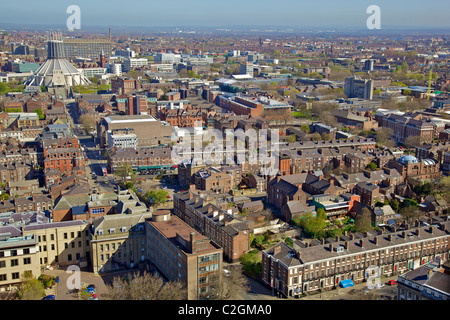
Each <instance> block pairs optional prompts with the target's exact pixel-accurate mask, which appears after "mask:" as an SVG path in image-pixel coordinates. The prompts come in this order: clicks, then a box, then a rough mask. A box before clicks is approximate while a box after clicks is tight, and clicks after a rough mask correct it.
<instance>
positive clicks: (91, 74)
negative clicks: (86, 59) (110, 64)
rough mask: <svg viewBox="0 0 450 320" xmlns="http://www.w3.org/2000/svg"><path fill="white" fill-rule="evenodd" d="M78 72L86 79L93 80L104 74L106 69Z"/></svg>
mask: <svg viewBox="0 0 450 320" xmlns="http://www.w3.org/2000/svg"><path fill="white" fill-rule="evenodd" d="M78 70H80V71H81V72H82V73H83V75H84V76H85V77H86V78H94V77H95V76H97V75H98V76H101V75H104V74H106V68H85V69H78Z"/></svg>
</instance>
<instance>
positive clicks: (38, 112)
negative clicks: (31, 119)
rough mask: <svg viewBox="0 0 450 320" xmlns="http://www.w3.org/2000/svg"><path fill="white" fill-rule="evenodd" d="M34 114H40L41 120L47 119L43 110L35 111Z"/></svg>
mask: <svg viewBox="0 0 450 320" xmlns="http://www.w3.org/2000/svg"><path fill="white" fill-rule="evenodd" d="M34 112H35V113H37V114H38V116H39V120H44V119H45V115H44V113H43V112H42V110H41V109H39V108H38V109H36V110H34Z"/></svg>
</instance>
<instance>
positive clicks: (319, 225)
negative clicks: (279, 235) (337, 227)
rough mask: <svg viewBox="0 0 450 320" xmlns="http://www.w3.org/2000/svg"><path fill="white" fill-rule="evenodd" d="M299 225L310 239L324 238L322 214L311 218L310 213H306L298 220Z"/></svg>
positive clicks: (324, 224)
mask: <svg viewBox="0 0 450 320" xmlns="http://www.w3.org/2000/svg"><path fill="white" fill-rule="evenodd" d="M299 225H300V227H301V228H302V229H303V232H305V234H306V235H308V236H310V237H312V238H318V239H321V238H323V237H324V236H325V232H324V230H325V227H326V223H325V219H324V218H323V215H322V214H320V215H316V216H313V214H312V213H311V212H307V213H306V214H305V215H303V216H302V217H301V218H300V220H299Z"/></svg>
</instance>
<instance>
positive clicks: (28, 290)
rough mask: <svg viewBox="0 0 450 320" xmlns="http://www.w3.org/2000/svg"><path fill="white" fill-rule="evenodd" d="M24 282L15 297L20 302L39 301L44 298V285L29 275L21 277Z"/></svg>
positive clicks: (25, 274)
mask: <svg viewBox="0 0 450 320" xmlns="http://www.w3.org/2000/svg"><path fill="white" fill-rule="evenodd" d="M22 278H23V279H24V281H23V282H22V283H21V284H20V288H19V291H18V293H17V296H18V298H19V299H20V300H41V299H42V298H43V297H44V296H45V289H44V285H43V283H42V282H41V281H39V280H38V279H36V278H35V277H33V275H31V274H29V273H24V274H23V275H22Z"/></svg>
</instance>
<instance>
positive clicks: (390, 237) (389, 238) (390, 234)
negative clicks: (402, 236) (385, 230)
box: [388, 233, 392, 241]
mask: <svg viewBox="0 0 450 320" xmlns="http://www.w3.org/2000/svg"><path fill="white" fill-rule="evenodd" d="M388 240H389V241H392V233H389V234H388Z"/></svg>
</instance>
